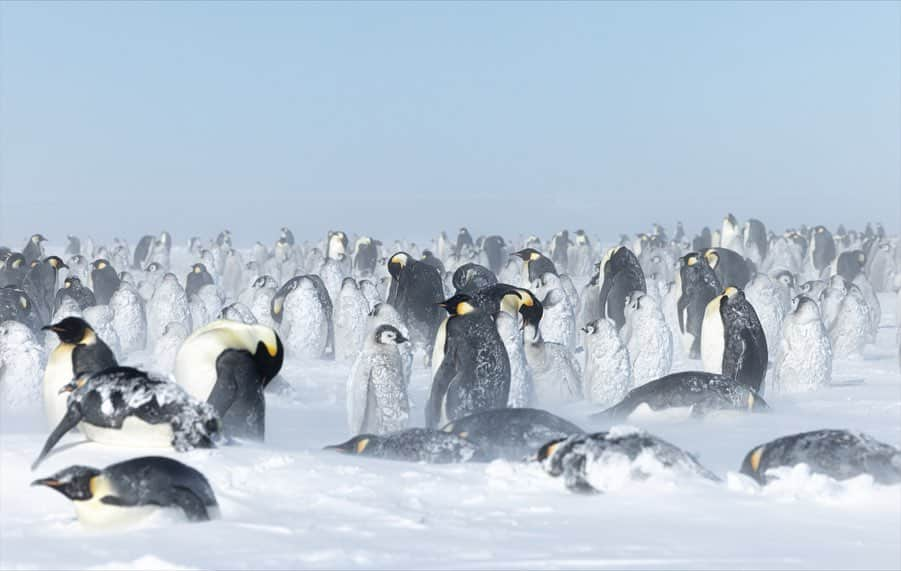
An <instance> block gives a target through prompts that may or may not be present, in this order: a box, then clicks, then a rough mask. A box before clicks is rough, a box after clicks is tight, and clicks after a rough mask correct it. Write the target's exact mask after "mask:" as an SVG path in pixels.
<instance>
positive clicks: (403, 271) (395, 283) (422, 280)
mask: <svg viewBox="0 0 901 571" xmlns="http://www.w3.org/2000/svg"><path fill="white" fill-rule="evenodd" d="M388 272H389V273H390V274H391V287H390V290H389V294H388V303H390V304H391V305H393V306H394V307H395V308H396V309H397V311H398V312H400V315H401V317H402V318H403V320H404V321H405V322H406V323H407V327H409V329H410V340H411V341H412V342H414V343H415V344H417V345H420V346H423V347H424V349H425V351H426V355H431V352H432V345H433V343H434V340H435V334H436V333H437V332H438V327H439V326H440V325H441V322H442V321H443V320H444V316H443V315H442V311H441V307H439V306H438V304H439V303H441V301H442V300H443V299H444V286H443V285H442V283H441V276H440V275H439V274H438V272H437V271H436V270H435V268H433V267H431V266H429V265H427V264H424V263H423V262H419V261H417V260H414V259H413V258H412V257H411V256H410V255H409V254H407V253H406V252H398V253H396V254H394V255H393V256H391V258H390V259H389V260H388Z"/></svg>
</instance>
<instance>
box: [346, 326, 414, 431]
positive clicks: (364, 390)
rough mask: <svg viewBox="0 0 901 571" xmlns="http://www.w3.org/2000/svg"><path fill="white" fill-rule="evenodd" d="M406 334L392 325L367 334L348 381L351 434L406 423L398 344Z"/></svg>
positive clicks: (406, 404)
mask: <svg viewBox="0 0 901 571" xmlns="http://www.w3.org/2000/svg"><path fill="white" fill-rule="evenodd" d="M406 341H407V338H406V337H404V336H403V334H402V333H401V332H400V331H399V330H398V329H397V328H396V327H394V326H392V325H379V326H378V327H376V329H375V331H374V332H372V333H371V334H370V335H368V336H367V337H366V342H365V345H364V347H363V351H362V352H361V353H360V354H359V356H358V357H357V359H356V361H355V362H354V365H353V368H352V369H351V373H350V378H349V379H348V383H347V418H348V426H349V428H350V432H351V434H361V433H372V434H385V433H389V432H394V431H397V430H403V429H404V428H406V427H407V423H408V422H409V417H410V400H409V397H408V395H407V382H406V379H405V378H404V370H403V362H402V358H401V355H400V352H399V351H398V350H397V346H398V345H399V344H401V343H405V342H406Z"/></svg>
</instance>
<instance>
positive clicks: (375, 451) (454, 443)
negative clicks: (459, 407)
mask: <svg viewBox="0 0 901 571" xmlns="http://www.w3.org/2000/svg"><path fill="white" fill-rule="evenodd" d="M324 449H325V450H334V451H335V452H340V453H344V454H355V455H357V456H366V457H369V458H382V459H385V460H398V461H402V462H425V463H427V464H455V463H459V462H469V461H470V460H478V459H479V457H478V453H479V450H478V448H477V447H476V445H475V444H473V443H472V442H470V441H468V440H466V439H465V438H461V437H459V436H457V435H456V434H451V433H449V432H444V431H442V430H433V429H428V428H408V429H406V430H402V431H400V432H393V433H390V434H383V435H377V434H360V435H358V436H354V437H353V438H351V439H350V440H348V441H347V442H344V443H342V444H336V445H334V446H326V447H325V448H324Z"/></svg>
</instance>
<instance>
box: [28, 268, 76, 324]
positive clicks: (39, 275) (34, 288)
mask: <svg viewBox="0 0 901 571" xmlns="http://www.w3.org/2000/svg"><path fill="white" fill-rule="evenodd" d="M68 267H69V266H67V265H66V264H65V263H64V262H63V261H62V260H61V259H60V258H59V257H57V256H48V257H47V258H44V260H43V261H38V260H35V261H34V262H33V263H32V266H31V267H30V268H29V269H28V271H26V272H25V277H24V278H23V280H22V289H23V290H25V292H26V293H27V294H28V295H29V296H30V297H31V299H32V301H33V302H34V304H35V309H36V310H37V312H38V315H39V316H40V318H41V320H42V321H43V322H44V323H46V322H47V321H48V320H49V319H50V317H51V315H52V314H53V309H54V298H55V296H56V290H57V277H58V274H59V270H60V269H64V268H65V269H68Z"/></svg>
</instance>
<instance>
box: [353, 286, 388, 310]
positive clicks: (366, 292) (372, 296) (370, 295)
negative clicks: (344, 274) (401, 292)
mask: <svg viewBox="0 0 901 571" xmlns="http://www.w3.org/2000/svg"><path fill="white" fill-rule="evenodd" d="M357 285H358V286H360V292H361V293H362V294H363V297H365V298H366V302H367V303H368V304H369V311H372V310H373V309H375V306H376V305H378V304H380V303H382V302H383V301H385V300H384V299H382V294H381V292H379V289H378V288H377V287H376V285H375V282H373V281H372V280H369V279H362V280H360V281H359V282H358V283H357Z"/></svg>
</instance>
